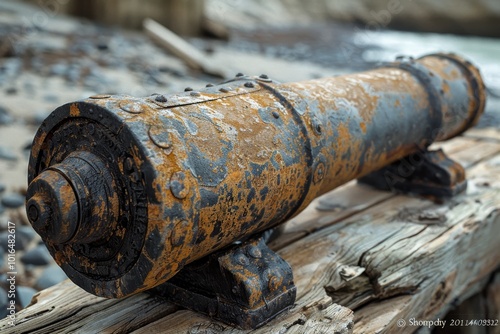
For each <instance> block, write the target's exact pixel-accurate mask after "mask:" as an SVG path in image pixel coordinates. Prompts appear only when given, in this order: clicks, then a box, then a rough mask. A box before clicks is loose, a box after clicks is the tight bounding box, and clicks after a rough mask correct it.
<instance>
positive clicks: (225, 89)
mask: <svg viewBox="0 0 500 334" xmlns="http://www.w3.org/2000/svg"><path fill="white" fill-rule="evenodd" d="M219 92H221V93H228V92H229V90H228V89H227V88H224V87H222V88H220V89H219Z"/></svg>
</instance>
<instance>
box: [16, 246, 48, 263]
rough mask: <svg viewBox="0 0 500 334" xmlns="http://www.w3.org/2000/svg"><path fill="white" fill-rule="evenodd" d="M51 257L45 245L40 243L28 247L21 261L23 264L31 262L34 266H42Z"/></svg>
mask: <svg viewBox="0 0 500 334" xmlns="http://www.w3.org/2000/svg"><path fill="white" fill-rule="evenodd" d="M51 260H52V257H51V256H50V253H49V251H48V250H47V247H45V246H43V245H40V246H37V247H35V248H33V249H30V250H29V251H27V252H26V253H24V255H23V256H22V257H21V262H22V263H24V264H28V265H29V264H32V265H34V266H44V265H47V264H49V263H50V262H51Z"/></svg>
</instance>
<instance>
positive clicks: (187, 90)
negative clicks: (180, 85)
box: [184, 87, 193, 92]
mask: <svg viewBox="0 0 500 334" xmlns="http://www.w3.org/2000/svg"><path fill="white" fill-rule="evenodd" d="M192 90H193V88H191V87H186V88H184V91H185V92H190V91H192Z"/></svg>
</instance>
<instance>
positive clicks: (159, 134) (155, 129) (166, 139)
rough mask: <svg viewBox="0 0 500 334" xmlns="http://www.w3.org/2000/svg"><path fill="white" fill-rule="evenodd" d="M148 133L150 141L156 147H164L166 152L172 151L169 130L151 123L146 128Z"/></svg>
mask: <svg viewBox="0 0 500 334" xmlns="http://www.w3.org/2000/svg"><path fill="white" fill-rule="evenodd" d="M148 135H149V138H150V139H151V141H152V142H153V143H154V144H155V145H156V146H158V147H160V148H164V149H166V153H167V154H170V153H171V152H172V140H171V139H170V132H168V131H165V130H164V129H163V128H161V127H160V126H157V125H153V126H151V127H150V128H149V130H148Z"/></svg>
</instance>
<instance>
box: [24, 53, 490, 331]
mask: <svg viewBox="0 0 500 334" xmlns="http://www.w3.org/2000/svg"><path fill="white" fill-rule="evenodd" d="M484 104H485V89H484V85H483V83H482V80H481V77H480V74H479V71H478V70H477V69H476V68H475V67H474V66H473V65H471V64H470V63H468V62H466V61H464V60H463V59H461V58H459V57H458V56H455V55H450V54H435V55H429V56H425V57H422V58H419V59H405V58H403V59H400V60H398V61H396V62H394V63H391V64H386V65H384V66H382V67H380V68H378V69H375V70H372V71H368V72H364V73H358V74H352V75H346V76H340V77H334V78H325V79H318V80H311V81H305V82H297V83H286V84H279V83H277V82H274V81H273V80H271V79H269V78H268V77H267V76H265V75H261V76H260V77H248V76H245V75H243V74H241V75H240V74H239V75H238V76H236V77H235V78H234V79H233V80H230V81H228V82H226V83H223V84H221V85H207V87H205V88H203V89H200V90H196V91H193V90H191V89H188V90H187V91H186V92H182V93H178V94H169V95H168V94H162V95H152V96H149V97H144V98H137V97H131V96H123V95H120V96H110V95H99V96H94V97H92V98H89V99H87V100H83V101H78V102H74V103H69V104H66V105H64V106H61V107H59V108H58V109H56V110H55V111H54V112H53V113H52V114H51V115H50V116H49V117H48V118H47V119H46V120H45V121H44V122H43V124H42V125H41V127H40V129H39V131H38V133H37V135H36V137H35V139H34V143H33V147H32V152H31V157H30V164H29V170H28V177H29V180H28V181H29V189H28V194H27V212H28V217H29V219H30V222H31V223H32V225H33V227H34V228H35V229H36V231H37V232H38V233H39V234H40V235H41V236H42V238H43V240H44V242H45V244H46V245H47V247H48V249H49V251H50V252H51V254H52V256H53V257H54V258H55V260H56V262H57V263H58V264H59V265H60V266H61V267H62V268H63V270H64V271H65V272H66V274H67V275H68V277H69V278H70V279H71V280H72V281H73V282H75V283H76V284H77V285H79V286H80V287H82V288H83V289H85V290H87V291H89V292H91V293H93V294H96V295H98V296H104V297H108V298H121V297H124V296H128V295H131V294H134V293H138V292H141V291H145V290H150V289H152V288H154V287H158V286H160V285H161V284H164V283H165V282H167V283H166V285H164V286H162V287H161V288H158V289H157V290H156V293H159V291H161V293H162V294H166V295H168V296H169V297H170V298H171V299H172V300H174V301H175V302H178V303H182V304H183V305H185V306H187V307H190V308H192V309H195V310H199V311H203V312H205V313H208V314H210V315H212V316H214V317H217V318H219V319H222V320H224V321H226V322H229V323H232V324H235V325H238V326H240V327H245V328H251V327H255V326H258V325H261V324H262V323H265V322H266V321H268V320H269V319H270V318H272V317H273V316H275V315H276V314H278V313H280V312H281V311H282V310H283V309H286V307H289V306H291V305H293V302H294V298H295V287H294V286H293V278H292V273H291V269H290V268H289V266H288V264H287V263H286V262H284V261H283V260H282V259H281V258H280V257H279V256H278V255H276V254H274V253H273V252H271V251H270V250H269V248H267V246H266V245H265V238H264V237H259V235H260V234H261V233H263V232H264V231H266V230H269V229H271V228H273V227H275V226H277V225H279V224H281V223H283V222H285V221H286V220H287V219H289V218H291V217H293V216H295V215H296V214H298V213H299V212H300V211H302V210H303V209H304V208H305V207H306V206H307V205H308V204H309V203H310V202H311V201H312V200H313V199H314V198H315V197H317V196H319V195H321V194H324V193H326V192H328V191H330V190H332V189H334V188H336V187H338V186H340V185H342V184H344V183H346V182H348V181H350V180H352V179H356V178H362V181H363V182H365V183H369V184H372V185H375V186H378V187H380V188H385V189H395V190H399V191H405V192H408V191H409V192H415V193H418V194H423V195H430V196H434V197H445V196H451V195H453V194H455V193H457V192H459V191H461V190H463V189H464V188H465V173H464V171H463V168H462V167H461V166H460V165H458V164H456V163H454V162H452V161H451V160H449V159H448V158H446V156H444V155H443V154H442V153H439V152H434V153H432V152H428V151H427V147H428V146H429V145H430V144H431V143H432V142H434V141H438V140H446V139H448V138H451V137H454V136H456V135H458V134H460V133H462V132H463V131H465V130H466V129H468V128H469V127H470V126H472V125H473V124H475V122H476V121H477V119H478V118H479V116H480V115H481V113H482V112H483V109H484ZM419 152H420V153H421V155H420V157H421V160H419V161H422V163H419V164H415V166H413V167H414V168H413V169H412V172H411V173H410V174H411V175H406V176H405V175H402V173H401V172H400V170H399V167H398V166H399V165H398V164H400V163H402V162H403V161H405V160H408V159H410V158H411V157H414V156H415V155H418V154H419ZM394 166H396V167H394ZM370 173H373V174H370ZM391 173H392V174H391ZM429 173H433V174H432V176H430V175H431V174H429ZM387 175H393V176H394V177H391V178H389V179H388V178H387ZM384 182H386V184H384ZM235 242H241V243H240V244H238V245H234V243H235ZM252 254H253V255H252ZM258 254H260V255H261V257H259V256H258ZM183 268H185V270H183ZM202 277H209V278H207V280H205V281H204V279H202ZM210 280H211V281H210ZM210 282H212V283H213V284H212V283H210ZM216 283H217V284H216ZM219 283H221V285H219ZM233 290H234V291H235V292H233ZM231 314H232V315H233V316H231Z"/></svg>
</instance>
